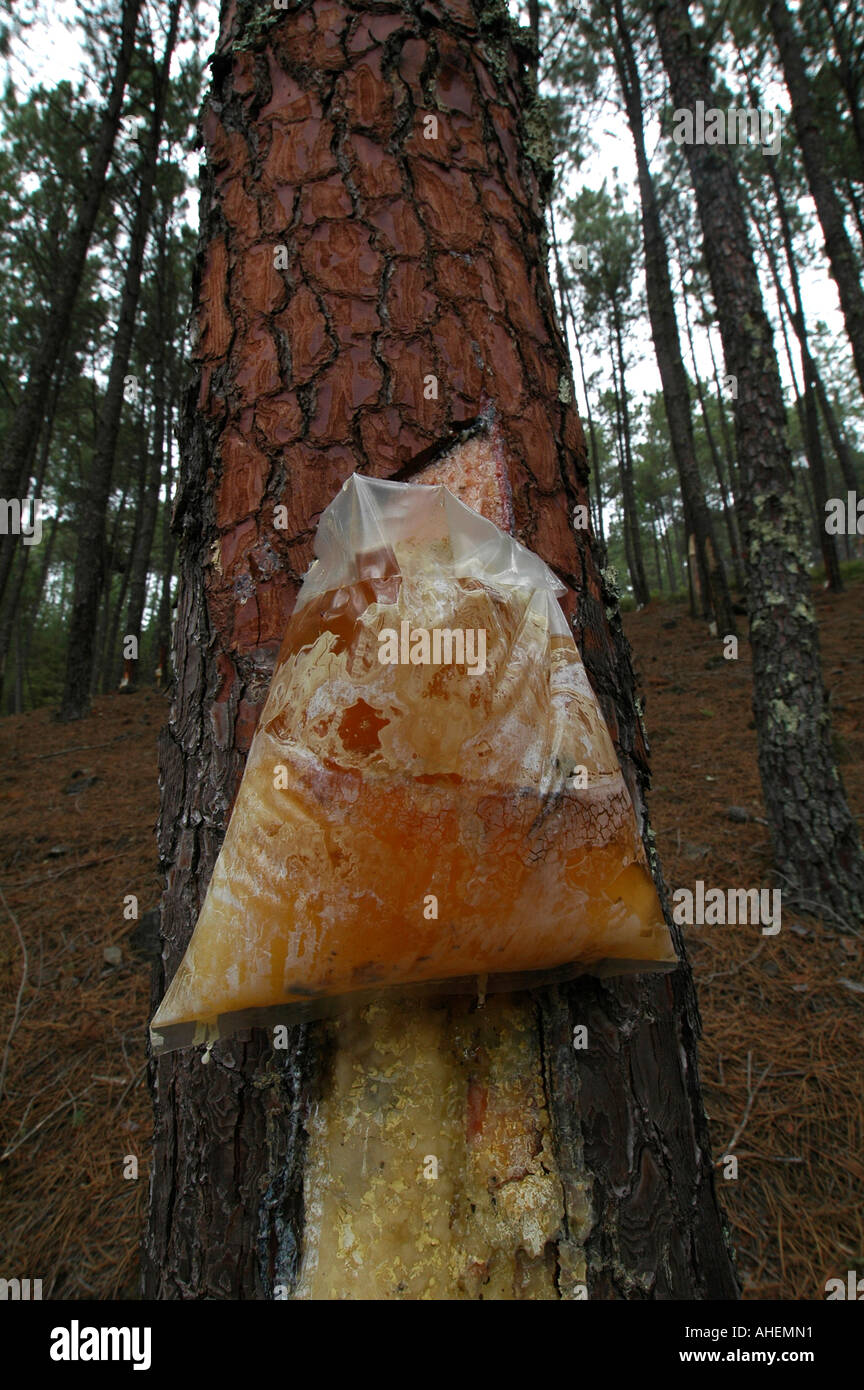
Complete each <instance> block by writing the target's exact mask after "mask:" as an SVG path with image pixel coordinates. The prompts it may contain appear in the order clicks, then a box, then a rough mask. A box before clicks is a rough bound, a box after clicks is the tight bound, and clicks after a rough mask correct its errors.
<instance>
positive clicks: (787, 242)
mask: <svg viewBox="0 0 864 1390" xmlns="http://www.w3.org/2000/svg"><path fill="white" fill-rule="evenodd" d="M766 162H767V165H768V176H769V178H770V179H771V185H772V187H773V190H774V202H775V205H776V208H777V216H778V219H779V222H780V231H781V234H782V237H783V249H784V252H785V256H786V265H787V268H788V270H789V283H790V285H791V287H792V298H793V304H794V308H792V307H790V305H789V299H788V296H787V295H786V293H785V291H784V292H783V302H784V305H785V308H786V312H787V314H788V315H789V318H790V319H791V321H792V326H793V327H794V329H795V333H796V336H797V338H798V342H799V344H800V346H801V361H802V363H803V367H804V380H805V382H807V383H810V384H812V390H813V392H814V393H815V396H816V399H817V401H818V402H819V409H820V410H821V412H822V418H823V420H824V421H825V426H826V428H827V430H828V434H829V436H830V438H831V446H832V448H833V450H834V453H835V455H836V457H837V462H838V463H839V464H840V470H841V472H842V474H843V481H844V482H845V484H846V487H847V488H849V489H850V490H851V491H852V492H854V491H855V490H856V488H857V486H858V479H857V476H856V472H855V465H854V464H853V462H852V455H851V453H850V451H849V446H848V445H847V443H846V441H845V439H844V438H843V436H842V433H841V431H840V427H839V425H838V423H837V417H836V415H835V414H834V411H833V409H832V408H831V404H830V402H829V400H828V397H827V395H826V392H825V387H824V385H823V382H822V376H821V373H820V372H819V369H818V367H817V365H816V362H815V359H814V357H813V355H812V353H811V351H810V339H809V336H808V333H807V319H806V316H805V314H804V301H803V299H802V296H801V282H800V279H799V275H798V262H797V260H796V257H795V248H794V245H793V242H792V228H791V226H790V224H789V214H788V212H787V210H786V200H785V198H784V197H783V187H782V184H781V182H780V176H779V174H778V173H777V170H776V168H775V167H774V161H773V160H768V161H766ZM823 529H824V528H823Z"/></svg>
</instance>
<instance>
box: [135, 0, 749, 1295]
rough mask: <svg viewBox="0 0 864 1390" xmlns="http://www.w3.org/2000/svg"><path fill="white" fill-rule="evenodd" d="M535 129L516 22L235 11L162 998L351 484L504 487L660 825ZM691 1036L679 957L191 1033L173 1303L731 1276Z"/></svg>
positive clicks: (677, 1282) (230, 16)
mask: <svg viewBox="0 0 864 1390" xmlns="http://www.w3.org/2000/svg"><path fill="white" fill-rule="evenodd" d="M429 115H434V117H435V118H436V121H437V131H436V133H435V134H434V136H431V137H430V138H427V137H426V135H425V134H424V130H430V129H434V127H433V126H431V125H430V123H429V122H425V117H427V116H429ZM535 116H536V111H534V110H533V109H532V106H531V102H530V88H528V87H527V86H526V83H525V82H524V80H523V75H522V71H521V66H520V63H519V60H518V55H517V54H516V52H515V51H514V47H513V43H512V41H511V34H510V29H509V24H508V23H507V21H506V20H505V19H504V18H503V17H502V15H501V11H500V10H499V9H498V8H497V7H496V8H495V9H494V10H490V11H487V10H484V9H482V8H474V7H473V6H472V5H471V4H470V3H468V0H449V3H447V4H436V6H435V10H434V15H433V12H432V11H427V10H424V11H423V15H422V16H418V13H417V11H416V10H415V7H414V6H413V5H412V4H410V3H409V0H404V2H403V3H400V0H392V3H390V4H389V5H388V7H387V9H386V10H383V9H381V8H377V7H376V8H375V9H367V8H365V7H364V5H363V4H361V3H358V4H350V3H342V4H340V3H334V0H314V3H312V4H308V3H305V4H302V5H299V6H297V7H295V9H293V10H292V11H290V12H287V13H286V12H284V11H272V10H271V9H270V8H269V7H254V6H252V5H250V4H242V3H239V4H235V3H229V4H225V5H224V6H223V14H222V31H221V36H220V40H219V45H218V49H217V53H216V56H215V59H214V62H213V87H212V91H211V94H210V97H209V100H208V101H207V103H206V105H205V110H204V115H203V123H202V128H203V133H204V139H205V142H206V149H207V165H206V169H205V172H204V178H203V188H202V200H201V214H202V220H201V227H202V231H201V243H200V250H199V261H198V278H197V286H196V304H197V309H198V320H199V337H198V346H197V360H198V374H197V379H196V382H195V384H194V386H193V387H192V388H191V389H190V391H189V394H188V396H187V398H186V403H185V411H184V418H183V429H182V472H181V480H180V493H179V496H178V501H177V523H178V526H179V528H180V533H181V542H180V596H179V604H178V615H177V621H176V624H175V639H174V651H175V668H176V671H177V688H176V694H175V699H174V705H173V711H172V718H171V724H170V727H169V729H168V731H167V732H166V734H165V735H164V737H163V740H162V745H161V782H162V807H161V814H160V832H159V834H160V852H161V858H162V864H163V867H164V869H165V872H166V875H167V888H166V893H165V897H164V900H163V908H162V922H163V933H164V943H165V947H164V962H163V965H162V967H161V968H160V969H159V971H158V974H157V978H156V980H155V981H154V1002H155V1001H156V999H157V998H158V997H160V996H161V993H162V989H163V987H164V985H165V983H166V982H167V980H168V979H169V978H170V977H171V975H172V974H173V972H174V971H175V969H176V967H177V966H178V964H179V962H180V959H181V957H182V955H183V952H184V949H185V947H186V944H187V942H188V939H189V934H190V931H191V928H192V926H193V923H194V920H195V918H196V915H197V911H198V908H199V905H200V903H201V900H202V896H203V892H204V889H205V887H206V884H207V882H208V880H209V877H210V874H211V872H212V869H213V866H214V863H215V859H216V855H217V853H218V850H219V846H220V842H221V839H222V836H223V833H224V830H225V825H226V821H227V818H228V814H229V810H230V806H231V802H232V799H233V797H234V795H235V792H236V789H237V785H238V781H239V778H240V774H241V770H242V766H243V760H244V755H245V753H246V751H247V750H248V748H249V744H250V740H251V737H252V732H253V730H254V727H255V721H256V718H257V716H258V713H259V711H260V708H261V705H262V702H263V699H264V697H265V694H266V691H267V687H268V684H269V680H270V676H271V673H272V670H273V665H274V660H275V656H276V653H277V650H278V647H279V644H280V641H281V637H282V634H283V630H284V627H285V623H286V621H287V618H288V616H289V614H290V612H291V609H292V605H293V603H294V599H295V596H296V593H297V590H298V586H299V583H300V580H301V577H302V575H303V572H304V570H305V568H306V567H307V565H308V563H309V561H310V559H311V554H312V551H311V544H312V536H313V533H314V529H315V525H316V521H317V518H318V517H319V515H320V513H321V511H322V509H323V508H324V507H325V506H326V505H327V503H328V502H329V501H330V500H331V499H332V497H333V496H334V495H335V493H336V491H337V490H338V489H339V487H340V486H341V484H342V482H343V481H344V480H345V479H346V478H347V477H348V476H350V474H351V473H352V472H353V471H355V470H358V469H359V470H361V471H365V472H367V473H371V474H374V475H377V476H384V477H391V478H402V479H406V478H408V479H416V480H421V481H427V482H428V481H431V480H432V479H434V478H442V477H446V478H449V479H450V483H451V486H453V487H455V488H457V489H459V490H462V491H463V495H464V496H465V497H466V499H471V500H473V504H474V505H475V506H478V507H483V508H491V509H493V510H497V511H498V512H499V513H503V512H505V511H506V510H510V509H511V507H512V510H511V511H510V516H509V518H505V516H504V515H501V516H500V519H499V524H502V521H505V520H509V524H510V525H511V526H512V527H513V528H514V530H515V533H516V534H517V536H518V537H519V538H520V539H521V540H522V541H524V542H525V543H526V544H528V545H529V546H530V547H531V548H532V549H533V550H535V551H536V552H537V553H538V554H539V555H541V556H542V557H543V558H544V559H545V560H546V561H547V562H548V563H550V564H551V565H552V566H553V567H554V568H555V569H556V571H557V572H558V573H559V574H560V575H561V576H562V578H563V579H564V581H565V582H566V583H567V585H568V594H567V597H566V599H565V600H564V607H565V611H566V613H567V615H568V617H569V619H570V620H571V621H572V624H573V628H574V633H575V635H576V637H577V640H578V641H579V644H580V648H581V650H582V652H583V656H584V660H585V662H586V668H587V670H588V672H589V674H590V676H591V678H592V681H593V683H594V685H595V688H596V690H597V692H598V695H599V698H600V702H601V705H602V708H603V710H604V713H605V715H606V718H607V720H608V721H609V725H610V729H611V732H612V736H613V738H614V739H615V740H616V741H617V745H618V748H619V751H620V756H621V760H622V766H623V767H624V768H625V770H626V776H627V778H628V781H629V783H630V785H631V787H632V791H633V795H634V797H635V804H636V806H637V808H638V814H639V815H640V816H642V815H643V814H644V789H645V783H646V776H647V762H646V746H645V739H644V732H643V729H642V726H641V722H640V719H639V716H638V712H637V707H636V704H635V698H634V689H633V673H632V670H631V666H630V659H629V654H628V649H627V645H626V642H625V641H624V638H623V635H622V631H621V625H620V619H619V617H618V614H617V610H616V607H615V600H614V595H613V594H612V592H611V591H610V590H609V588H608V586H607V584H606V582H605V580H604V577H603V574H602V572H601V571H600V569H599V566H598V561H597V551H596V547H595V543H594V540H593V538H592V536H591V534H590V532H587V531H579V532H575V531H574V530H573V528H572V526H571V524H570V518H571V514H572V509H573V507H574V505H575V504H580V505H585V504H586V501H587V498H586V478H587V468H586V458H585V449H584V443H583V439H582V433H581V430H580V427H579V422H578V419H577V416H576V413H575V410H574V408H573V406H572V404H570V403H569V399H568V400H563V399H562V397H567V393H568V391H569V392H570V398H571V399H572V387H571V385H570V382H569V375H568V369H567V363H566V356H565V351H564V346H563V341H562V339H561V336H560V332H559V329H558V327H557V325H556V321H555V317H554V310H553V300H552V294H551V290H550V287H549V283H548V280H547V276H546V270H545V266H544V257H543V251H542V246H543V221H542V199H541V191H542V188H543V185H544V184H545V182H546V179H545V171H544V168H543V165H542V163H538V162H532V161H530V160H529V159H528V158H527V156H526V153H525V144H526V139H527V137H528V135H529V134H530V131H531V129H534V131H535V133H536V130H537V127H536V126H533V127H532V124H531V122H532V119H533V118H534V117H535ZM534 148H535V150H536V149H537V145H536V144H535V145H534ZM279 246H282V247H284V248H285V254H284V256H280V257H278V258H277V257H275V256H274V252H275V250H276V248H277V247H279ZM277 259H278V261H279V265H278V267H277ZM430 377H434V378H435V380H436V382H437V387H438V389H437V394H434V393H432V392H431V391H430V390H428V389H427V390H425V391H424V382H426V384H427V388H428V384H429V378H430ZM565 384H566V389H565ZM492 416H494V418H495V420H496V421H497V426H496V428H495V430H493V429H492V426H491V425H490V423H489V421H490V418H491V417H492ZM436 460H443V461H442V462H440V463H436ZM490 468H491V470H492V473H491V476H493V477H494V478H495V479H497V480H498V481H497V484H496V487H490V486H487V482H486V481H484V480H487V479H488V476H490V475H489V472H488V470H489V469H490ZM504 470H506V475H507V477H508V478H509V485H510V489H509V490H510V494H511V496H512V501H511V498H510V497H508V493H507V489H506V488H504V486H503V482H502V479H503V477H504ZM496 488H497V490H496ZM502 489H503V490H502ZM496 498H497V501H496ZM505 503H506V508H505ZM277 506H285V507H287V509H288V520H289V524H288V526H287V528H280V527H279V526H277V525H276V524H275V522H276V519H277V513H276V511H275V509H276V507H277ZM652 863H653V864H654V866H655V872H656V874H657V877H658V881H659V868H658V867H657V865H656V857H655V858H653V859H652ZM576 1023H579V1024H584V1025H585V1026H586V1027H587V1029H588V1036H589V1039H590V1043H589V1046H588V1047H587V1049H585V1050H584V1051H579V1052H577V1051H576V1050H574V1047H573V1029H574V1025H575V1024H576ZM698 1026H699V1025H698V1015H697V1011H696V1003H695V998H694V994H693V985H692V979H691V975H690V971H689V968H688V966H687V965H686V963H682V964H681V965H680V967H679V968H678V969H676V970H675V971H674V972H673V973H672V974H670V975H665V976H641V977H635V978H630V979H625V980H617V981H607V982H603V983H601V982H599V981H597V980H586V979H583V980H580V981H577V982H575V983H574V984H572V985H569V986H566V987H565V986H562V987H559V988H550V989H547V990H543V991H538V992H536V993H533V994H527V993H523V994H521V995H518V996H512V997H511V996H498V997H497V998H494V999H491V1000H488V1001H487V1002H486V1003H485V1005H483V1007H477V1004H476V1001H475V1002H474V1003H472V1002H471V1001H466V1000H464V999H463V1000H461V1001H460V1000H447V999H445V1000H439V1001H436V1002H429V1003H426V1004H424V1005H423V1007H422V1008H421V1007H417V1005H416V1003H412V1005H411V1007H408V1006H407V1005H404V1004H398V1003H387V1004H382V1005H381V1006H380V1008H378V1009H377V1010H375V1009H373V1010H371V1011H369V1010H365V1011H361V1012H360V1013H359V1014H358V1013H351V1014H348V1015H346V1016H345V1017H344V1018H342V1019H340V1020H338V1021H336V1022H327V1023H319V1024H308V1025H302V1026H299V1027H297V1028H296V1029H294V1030H292V1032H291V1034H290V1035H289V1048H288V1050H287V1052H286V1051H279V1050H276V1049H274V1046H273V1043H272V1040H271V1037H270V1036H269V1035H268V1034H266V1033H264V1032H262V1031H258V1030H256V1031H254V1032H253V1033H252V1034H251V1036H248V1037H244V1036H242V1035H241V1036H240V1037H235V1038H232V1039H230V1040H226V1041H225V1042H222V1043H218V1044H216V1046H215V1047H214V1048H213V1052H212V1058H211V1064H210V1065H209V1066H208V1067H205V1068H202V1066H201V1062H200V1055H199V1053H198V1052H197V1051H191V1050H189V1051H185V1052H180V1053H169V1054H164V1055H162V1056H161V1057H160V1058H159V1059H158V1061H156V1062H154V1063H153V1064H152V1065H151V1081H152V1086H153V1092H154V1102H155V1116H156V1130H155V1149H154V1159H153V1166H152V1176H151V1193H150V1216H149V1230H148V1234H147V1239H146V1248H145V1261H144V1292H145V1294H146V1296H148V1297H157V1298H223V1299H224V1298H270V1297H282V1296H286V1295H287V1296H293V1297H316V1298H352V1297H363V1296H368V1297H375V1298H400V1297H406V1298H408V1297H424V1296H425V1297H438V1298H466V1299H470V1298H475V1299H479V1298H484V1297H490V1298H537V1299H547V1298H548V1299H557V1298H573V1297H578V1296H580V1289H582V1288H585V1289H587V1291H588V1293H589V1294H590V1296H591V1297H595V1298H628V1297H629V1298H683V1297H702V1298H734V1297H735V1296H736V1294H737V1285H736V1281H735V1278H734V1275H733V1272H732V1268H731V1264H730V1258H729V1252H728V1248H727V1243H726V1239H725V1236H724V1231H723V1226H722V1222H721V1219H720V1216H719V1212H718V1209H717V1204H716V1198H715V1194H714V1185H713V1172H712V1164H711V1159H710V1155H709V1150H708V1142H707V1132H706V1123H705V1118H704V1113H703V1108H702V1101H701V1096H700V1090H699V1081H698V1071H697V1065H696V1050H695V1049H696V1037H697V1034H698ZM430 1154H431V1155H433V1156H439V1157H440V1158H442V1159H446V1161H443V1162H442V1163H441V1165H440V1173H439V1178H438V1180H437V1181H424V1178H423V1164H424V1159H425V1157H426V1156H427V1155H430ZM454 1175H455V1176H454ZM472 1203H473V1204H474V1207H475V1210H474V1212H473V1213H472ZM352 1222H353V1223H354V1224H353V1225H352ZM348 1226H351V1229H352V1232H354V1234H353V1236H352V1240H347V1239H345V1240H343V1241H341V1242H340V1240H339V1233H340V1231H341V1232H342V1233H343V1234H344V1233H345V1232H346V1230H347V1227H348ZM352 1241H353V1243H352Z"/></svg>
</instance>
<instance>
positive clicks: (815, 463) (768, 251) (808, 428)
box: [744, 79, 843, 594]
mask: <svg viewBox="0 0 864 1390" xmlns="http://www.w3.org/2000/svg"><path fill="white" fill-rule="evenodd" d="M748 80H749V79H748ZM750 100H751V102H754V101H756V92H755V89H754V88H753V86H752V84H751V86H750ZM766 163H767V164H768V165H769V166H770V169H769V177H770V178H771V180H772V184H773V187H774V194H775V202H776V201H778V199H779V202H780V203H781V204H782V197H780V194H779V175H778V174H777V170H776V169H775V168H774V161H773V159H769V160H767V161H766ZM744 196H745V201H746V206H747V210H748V212H749V215H750V224H751V226H752V227H753V228H754V230H755V232H756V235H757V236H758V238H759V241H760V244H761V246H762V249H763V251H764V252H765V256H766V259H767V261H768V266H769V269H770V271H771V278H772V280H773V281H774V287H775V290H776V293H777V309H778V314H779V317H780V327H781V330H782V333H783V343H784V346H785V349H786V356H787V358H788V361H789V374H790V376H791V378H792V383H793V387H794V389H795V408H796V410H797V412H798V418H799V421H800V424H801V436H802V440H803V442H804V447H805V450H806V454H807V463H808V465H809V468H810V473H811V479H812V484H813V497H814V502H815V514H816V516H815V520H816V541H817V544H818V546H819V549H820V551H821V553H822V563H823V565H824V566H825V577H826V580H827V583H828V587H829V589H831V591H832V592H833V593H835V594H839V593H841V592H842V590H843V580H842V578H841V575H840V562H839V559H838V556H837V546H836V544H835V541H834V537H833V536H832V535H829V533H828V532H827V531H826V529H825V517H826V502H827V500H828V470H827V468H826V466H825V454H824V452H823V449H822V436H821V435H820V433H819V410H818V407H817V404H816V393H815V389H814V385H813V378H812V375H809V374H808V371H807V362H808V358H809V353H808V352H807V339H806V330H805V328H804V314H803V309H802V311H801V313H800V315H799V314H798V313H797V312H796V315H795V316H794V322H793V315H792V314H791V312H789V300H788V297H787V295H786V290H785V287H784V285H783V280H782V278H781V275H780V268H779V266H778V264H777V253H776V251H775V248H774V246H773V244H772V242H771V237H770V235H769V233H768V231H766V230H765V229H764V228H763V226H762V218H761V217H760V215H759V213H758V211H757V210H756V209H755V208H754V207H753V203H752V199H751V198H750V196H749V194H748V193H747V192H746V190H745V191H744ZM784 211H785V209H784ZM781 233H782V229H781ZM789 250H790V248H789V247H788V246H787V247H786V252H787V260H789V259H790V257H789ZM791 263H792V264H793V265H794V257H793V258H791ZM793 279H794V282H795V286H796V291H797V275H796V276H793ZM798 304H799V307H800V296H799V297H798ZM787 314H788V317H789V319H790V322H792V323H793V328H796V329H797V330H798V331H797V333H796V336H797V338H798V341H799V350H800V352H801V372H802V378H803V389H802V390H800V391H799V389H798V385H797V378H796V375H795V364H794V361H793V358H792V349H791V347H790V345H789V335H788V333H787V331H786V315H787Z"/></svg>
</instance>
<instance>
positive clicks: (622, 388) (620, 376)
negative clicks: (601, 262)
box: [612, 307, 651, 608]
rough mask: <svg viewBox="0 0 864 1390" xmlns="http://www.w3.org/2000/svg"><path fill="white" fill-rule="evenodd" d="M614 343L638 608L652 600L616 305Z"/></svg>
mask: <svg viewBox="0 0 864 1390" xmlns="http://www.w3.org/2000/svg"><path fill="white" fill-rule="evenodd" d="M612 327H613V332H614V346H615V352H616V354H617V360H618V372H617V379H616V384H615V401H616V408H617V411H618V416H619V419H620V422H621V424H620V429H621V457H620V472H621V500H622V503H623V506H624V518H625V523H626V526H627V530H628V533H629V537H630V549H629V557H630V578H631V581H632V584H633V596H634V598H635V599H636V603H637V605H638V606H639V607H640V608H644V607H645V605H646V603H650V601H651V591H650V589H649V588H648V581H647V579H646V578H645V562H644V560H643V558H642V539H641V537H640V534H639V506H638V503H637V501H636V482H635V478H634V475H633V452H632V448H631V441H630V407H629V405H628V401H627V383H626V381H625V379H624V338H623V333H622V330H621V320H620V317H619V315H618V311H617V307H616V308H614V309H613V323H612Z"/></svg>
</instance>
